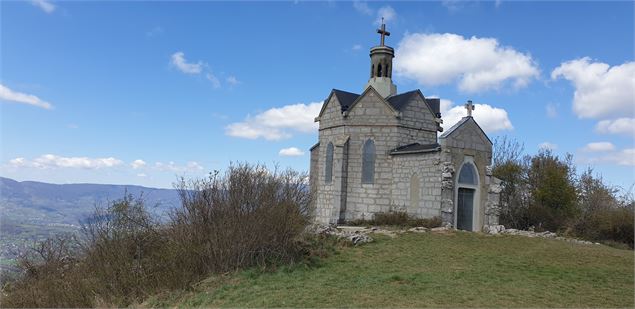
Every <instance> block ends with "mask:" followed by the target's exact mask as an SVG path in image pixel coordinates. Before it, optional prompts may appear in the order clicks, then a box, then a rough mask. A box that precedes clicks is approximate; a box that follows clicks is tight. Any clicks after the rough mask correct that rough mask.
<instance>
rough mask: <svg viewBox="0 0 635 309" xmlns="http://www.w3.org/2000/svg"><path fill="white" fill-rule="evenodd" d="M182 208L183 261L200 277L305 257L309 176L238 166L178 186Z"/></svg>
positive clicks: (175, 217) (175, 221)
mask: <svg viewBox="0 0 635 309" xmlns="http://www.w3.org/2000/svg"><path fill="white" fill-rule="evenodd" d="M178 189H179V193H180V195H181V201H182V205H183V207H182V208H180V209H178V210H176V211H175V212H174V213H172V215H171V219H172V220H171V221H172V222H171V226H170V230H171V231H172V238H173V239H174V240H175V243H176V244H177V245H179V246H180V251H182V252H183V253H184V254H183V256H184V258H183V260H182V263H184V264H186V265H187V269H188V271H190V272H192V273H194V274H196V273H209V272H225V271H231V270H234V269H237V268H243V267H249V266H255V265H257V266H265V265H267V264H268V263H278V262H293V261H296V260H297V259H299V258H301V254H300V253H301V251H302V250H301V249H300V248H299V246H298V241H297V240H298V237H299V236H300V235H301V234H302V233H303V231H304V229H305V227H306V225H307V224H308V222H309V220H310V217H309V216H310V211H309V201H310V193H309V190H308V186H307V185H306V177H305V175H302V174H299V173H297V172H295V171H291V170H286V171H282V172H279V171H277V170H274V171H268V170H267V169H265V168H264V167H263V166H259V165H255V166H253V165H248V164H239V165H232V166H230V167H229V169H228V170H227V172H226V173H225V174H224V175H223V176H221V175H219V174H218V173H216V174H212V175H210V177H209V178H208V179H202V180H195V181H190V182H185V181H181V183H180V184H179V185H178Z"/></svg>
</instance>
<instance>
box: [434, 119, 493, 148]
mask: <svg viewBox="0 0 635 309" xmlns="http://www.w3.org/2000/svg"><path fill="white" fill-rule="evenodd" d="M470 120H472V122H473V123H474V124H475V125H476V127H477V128H478V129H479V130H481V133H483V135H484V136H485V138H487V141H488V142H489V143H490V144H492V145H493V144H494V143H492V140H490V139H489V137H488V136H487V134H485V131H483V129H482V128H481V126H479V125H478V123H476V120H474V118H473V117H472V116H466V117H463V118H462V119H461V120H460V121H459V122H457V123H456V124H455V125H453V126H452V127H451V128H450V129H449V130H447V131H445V133H443V134H441V136H439V138H447V137H449V136H450V135H452V134H453V133H454V132H455V131H456V130H458V129H459V128H460V127H462V126H463V125H464V124H465V123H467V122H468V121H470Z"/></svg>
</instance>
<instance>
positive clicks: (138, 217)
mask: <svg viewBox="0 0 635 309" xmlns="http://www.w3.org/2000/svg"><path fill="white" fill-rule="evenodd" d="M178 190H179V194H180V196H181V200H182V206H181V208H178V209H176V210H175V211H174V212H173V213H171V217H170V221H169V222H167V223H164V224H159V223H158V222H157V220H156V219H154V218H153V217H152V215H151V214H150V212H149V211H148V210H147V208H146V206H145V205H144V203H143V200H142V199H141V198H138V199H135V198H133V197H132V196H130V195H126V196H124V198H123V199H121V200H119V201H116V202H114V203H112V204H111V205H110V206H109V207H107V208H105V209H97V210H96V211H95V214H94V215H93V216H92V217H91V218H89V220H88V221H87V222H86V223H85V224H84V226H83V235H82V236H83V237H82V238H81V239H80V241H77V240H75V239H74V238H72V239H71V238H69V239H67V238H57V239H51V240H47V241H45V242H42V243H41V244H40V245H38V246H37V247H36V248H35V250H34V251H33V252H31V253H30V255H28V256H25V257H24V258H23V259H22V260H21V262H20V266H21V269H22V270H23V271H24V274H23V275H22V277H21V278H19V279H17V280H16V281H14V282H12V283H11V284H9V285H8V286H6V287H3V294H4V295H3V297H2V306H3V307H93V306H113V307H124V306H129V305H131V304H134V303H136V302H140V301H142V300H143V299H145V298H146V297H147V296H149V295H153V294H157V293H160V292H161V291H163V290H172V289H184V288H187V287H188V286H190V285H191V284H192V283H195V282H197V281H199V280H200V279H202V278H205V277H207V276H209V275H210V274H212V273H221V272H227V271H232V270H237V269H241V268H246V267H251V266H257V267H260V268H262V269H266V266H270V265H280V264H285V265H289V264H294V263H297V262H301V263H304V264H306V263H310V262H311V261H313V260H315V259H319V258H320V257H321V256H324V255H326V254H328V252H329V250H330V248H332V247H331V246H329V243H328V242H324V241H323V240H322V239H319V238H317V237H315V236H310V235H306V234H305V233H304V230H305V227H306V225H307V223H308V222H309V220H310V214H311V213H310V209H309V201H310V193H309V190H308V186H307V184H306V177H305V176H304V175H302V174H300V173H297V172H294V171H291V170H286V171H277V170H274V171H268V170H266V169H265V168H264V167H263V166H259V165H256V166H252V165H248V164H240V165H236V166H233V165H232V166H230V168H229V169H228V170H227V172H226V173H225V174H224V175H223V176H222V177H221V176H219V174H218V173H215V174H212V175H211V176H210V177H209V178H207V179H201V180H192V181H189V182H186V181H185V180H181V182H180V183H179V184H178Z"/></svg>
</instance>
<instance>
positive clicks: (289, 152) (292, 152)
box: [278, 147, 304, 157]
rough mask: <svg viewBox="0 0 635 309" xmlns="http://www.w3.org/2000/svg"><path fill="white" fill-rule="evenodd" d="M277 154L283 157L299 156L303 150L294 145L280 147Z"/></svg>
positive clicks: (302, 153)
mask: <svg viewBox="0 0 635 309" xmlns="http://www.w3.org/2000/svg"><path fill="white" fill-rule="evenodd" d="M278 154H279V155H281V156H285V157H299V156H303V155H304V152H303V151H302V150H300V149H298V148H296V147H289V148H283V149H280V152H279V153H278Z"/></svg>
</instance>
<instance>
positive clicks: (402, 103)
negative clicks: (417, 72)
mask: <svg viewBox="0 0 635 309" xmlns="http://www.w3.org/2000/svg"><path fill="white" fill-rule="evenodd" d="M416 95H418V96H419V97H421V99H422V100H423V101H424V102H425V103H426V104H427V105H428V107H429V108H430V111H432V113H433V114H434V116H436V117H438V118H441V111H440V100H439V99H426V98H425V97H424V96H423V93H421V90H419V89H417V90H412V91H408V92H404V93H401V94H397V95H394V96H390V97H388V98H387V99H386V101H388V103H390V105H392V107H393V108H395V109H396V110H398V111H402V109H403V108H404V107H406V105H408V102H410V101H411V100H412V99H413V96H416Z"/></svg>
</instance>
